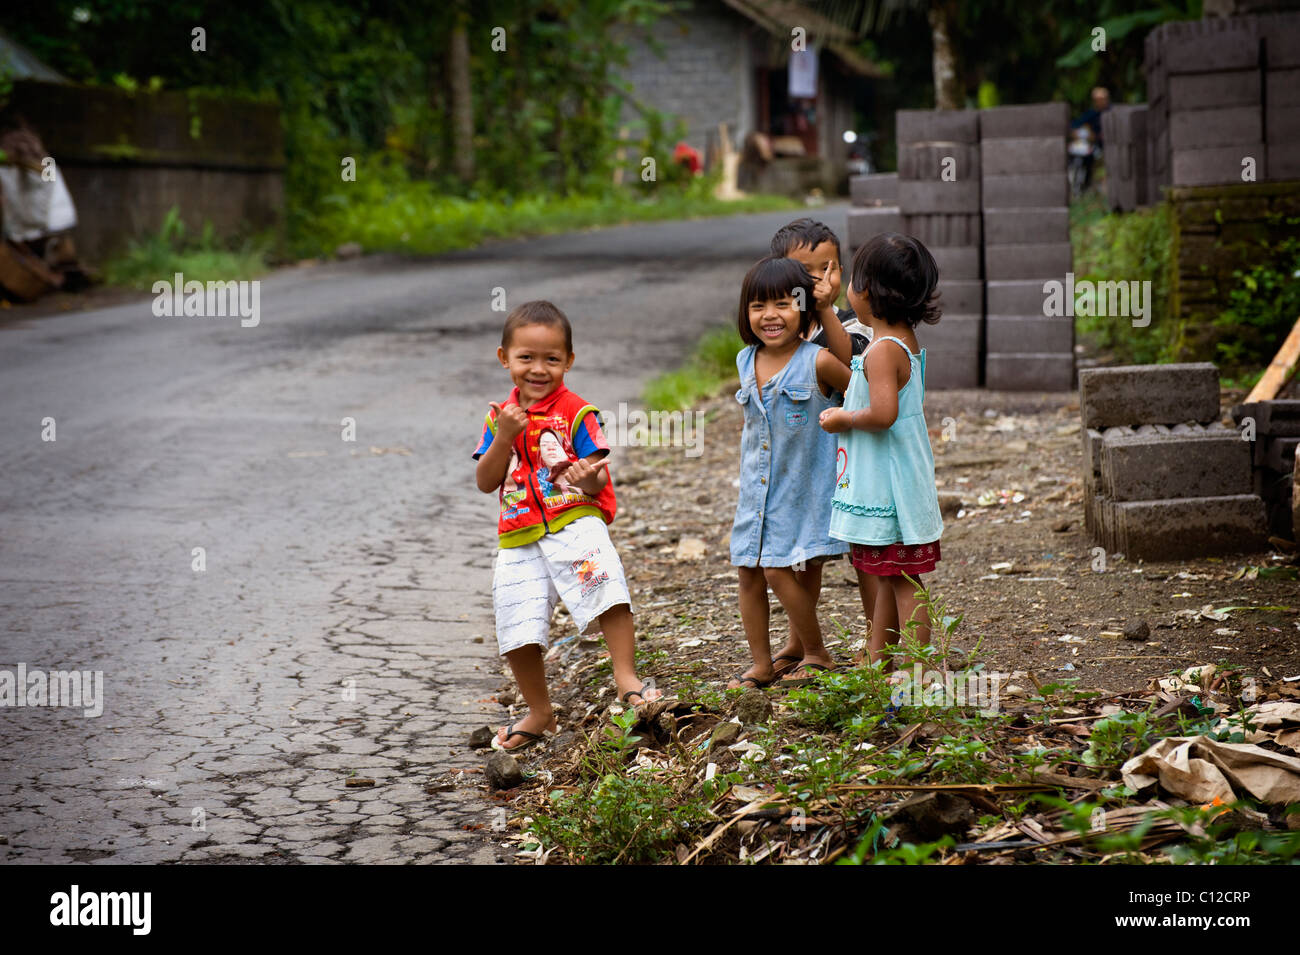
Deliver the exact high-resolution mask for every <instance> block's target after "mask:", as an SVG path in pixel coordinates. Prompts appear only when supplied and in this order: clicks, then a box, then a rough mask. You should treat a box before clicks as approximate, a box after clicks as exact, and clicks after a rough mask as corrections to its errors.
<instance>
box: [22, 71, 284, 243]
mask: <svg viewBox="0 0 1300 955" xmlns="http://www.w3.org/2000/svg"><path fill="white" fill-rule="evenodd" d="M8 110H9V112H11V113H15V114H19V115H21V116H23V117H24V118H25V119H26V120H27V122H28V123H29V124H30V125H31V126H32V128H33V129H34V130H35V131H36V133H37V134H38V135H39V136H40V138H41V140H42V142H43V143H44V144H45V148H46V149H47V150H49V153H50V155H51V156H53V157H54V159H55V161H56V162H57V163H58V168H59V169H60V170H61V172H62V175H63V176H64V180H65V182H66V183H67V186H68V190H69V192H71V193H72V198H73V201H74V202H75V203H76V206H77V220H78V225H77V229H76V232H75V233H74V238H75V241H76V244H77V249H78V252H79V253H80V255H81V258H82V260H83V261H85V262H87V263H90V264H99V263H102V261H103V260H104V259H105V258H107V257H109V256H112V255H114V254H117V253H119V252H121V251H123V250H124V249H125V248H126V247H127V244H128V243H129V241H130V240H131V239H133V238H138V237H140V236H143V235H146V234H150V233H155V232H157V231H158V229H159V227H160V226H161V224H162V221H163V217H164V216H166V214H167V211H168V210H169V209H171V208H172V207H173V206H175V207H176V208H177V209H178V210H179V212H180V216H181V219H182V221H183V222H184V223H185V225H186V227H187V229H189V230H191V231H193V232H198V231H200V230H201V229H202V228H203V226H204V224H205V223H208V222H210V223H212V226H213V228H214V230H215V231H216V233H217V235H219V236H231V235H247V234H250V233H254V232H259V233H260V232H265V231H268V230H270V231H274V232H280V231H281V230H282V228H283V222H284V168H285V160H284V143H283V132H282V130H281V125H280V112H279V108H278V107H277V106H275V105H272V104H265V103H250V102H242V101H229V100H223V99H215V98H212V97H210V96H203V95H197V94H193V93H187V92H166V93H134V94H132V93H127V92H125V91H122V90H115V89H103V88H97V87H81V86H70V85H62V84H52V83H37V82H20V83H16V84H14V91H13V95H12V97H11V99H10V105H9V108H8Z"/></svg>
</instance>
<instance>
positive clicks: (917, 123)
mask: <svg viewBox="0 0 1300 955" xmlns="http://www.w3.org/2000/svg"><path fill="white" fill-rule="evenodd" d="M894 123H895V129H894V133H895V139H897V141H898V142H900V143H923V142H952V143H978V142H979V139H980V125H979V111H978V110H973V109H900V110H898V111H897V112H896V113H895V114H894Z"/></svg>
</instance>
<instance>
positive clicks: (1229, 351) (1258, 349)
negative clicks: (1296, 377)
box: [1214, 236, 1300, 372]
mask: <svg viewBox="0 0 1300 955" xmlns="http://www.w3.org/2000/svg"><path fill="white" fill-rule="evenodd" d="M1260 257H1261V259H1262V261H1260V262H1258V263H1256V264H1255V265H1253V266H1252V267H1251V268H1250V269H1249V270H1242V269H1237V270H1235V271H1234V272H1233V273H1232V274H1233V277H1234V278H1235V279H1236V280H1237V286H1236V287H1235V288H1234V289H1232V290H1231V291H1230V292H1229V293H1228V307H1227V308H1226V309H1224V311H1223V312H1221V313H1220V314H1219V316H1218V317H1217V318H1216V319H1215V320H1214V324H1215V325H1216V326H1217V327H1220V328H1228V329H1231V330H1232V334H1231V337H1227V336H1224V337H1221V338H1220V340H1219V341H1218V342H1217V343H1216V348H1217V350H1218V359H1219V361H1220V363H1221V365H1222V366H1223V367H1224V368H1225V369H1227V370H1228V371H1230V372H1231V371H1236V370H1240V369H1243V368H1246V367H1250V368H1258V367H1259V366H1260V365H1261V364H1263V363H1265V362H1267V361H1268V360H1269V359H1270V358H1271V357H1272V356H1273V353H1274V352H1275V351H1276V350H1277V348H1278V346H1279V345H1280V344H1281V343H1282V340H1283V339H1284V338H1286V335H1287V333H1288V332H1289V331H1290V330H1291V326H1292V325H1294V324H1295V322H1296V320H1297V319H1298V318H1300V238H1296V237H1295V236H1288V237H1287V238H1285V239H1283V240H1282V241H1280V242H1278V243H1276V244H1274V245H1272V246H1269V245H1267V244H1265V245H1264V246H1263V247H1262V248H1261V249H1260Z"/></svg>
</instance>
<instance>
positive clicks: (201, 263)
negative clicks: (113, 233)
mask: <svg viewBox="0 0 1300 955" xmlns="http://www.w3.org/2000/svg"><path fill="white" fill-rule="evenodd" d="M269 248H270V240H269V239H268V240H266V241H263V242H258V241H255V240H250V241H247V242H244V243H242V244H241V245H239V246H238V247H235V248H231V247H230V246H229V244H227V243H223V242H221V241H219V240H218V239H217V238H216V236H215V235H214V234H213V231H212V226H211V224H207V225H205V226H204V228H203V231H202V232H201V233H199V234H198V235H189V236H187V235H186V230H185V223H183V222H182V221H181V219H180V215H179V213H178V212H177V210H176V208H175V207H174V206H173V207H172V208H171V209H170V210H168V212H167V216H166V218H165V219H164V220H163V224H162V228H161V229H159V230H158V233H157V234H156V235H151V236H146V237H145V238H144V239H142V240H139V241H137V242H132V243H131V244H130V247H129V248H128V249H127V251H126V253H124V254H123V255H121V256H119V257H118V258H116V259H113V260H112V261H110V262H109V263H108V264H107V265H106V266H105V267H104V278H105V280H106V281H107V282H108V283H109V284H110V285H125V286H130V287H132V288H139V289H145V290H147V289H149V288H151V287H152V285H153V283H154V282H156V281H158V280H159V279H160V278H166V279H168V280H170V279H171V277H172V276H173V275H174V274H176V273H177V272H180V273H182V274H183V275H184V276H185V279H186V281H189V280H191V279H192V280H195V281H198V282H209V281H229V280H233V279H249V278H254V277H256V276H258V275H261V274H262V273H263V272H265V271H266V269H267V264H266V260H267V255H268V249H269Z"/></svg>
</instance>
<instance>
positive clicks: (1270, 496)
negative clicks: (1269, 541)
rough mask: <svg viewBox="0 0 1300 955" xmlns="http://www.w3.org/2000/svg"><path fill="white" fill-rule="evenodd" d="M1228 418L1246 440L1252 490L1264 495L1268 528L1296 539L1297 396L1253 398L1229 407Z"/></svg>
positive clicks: (1299, 435)
mask: <svg viewBox="0 0 1300 955" xmlns="http://www.w3.org/2000/svg"><path fill="white" fill-rule="evenodd" d="M1232 420H1233V421H1235V422H1236V423H1237V427H1238V428H1240V429H1242V434H1243V436H1244V437H1246V438H1247V439H1252V438H1253V440H1251V441H1250V447H1251V452H1252V459H1251V464H1252V465H1253V468H1254V472H1253V478H1254V490H1255V493H1256V494H1258V495H1259V496H1260V497H1261V498H1263V499H1264V506H1265V508H1266V509H1267V511H1268V529H1269V532H1270V533H1271V534H1274V535H1276V536H1278V537H1281V538H1283V539H1285V540H1295V539H1296V531H1297V529H1296V527H1295V522H1294V516H1293V514H1294V510H1295V504H1296V501H1295V497H1294V486H1295V459H1296V448H1297V446H1300V400H1287V401H1255V402H1250V403H1249V404H1241V405H1237V406H1236V407H1235V408H1233V409H1232Z"/></svg>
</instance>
